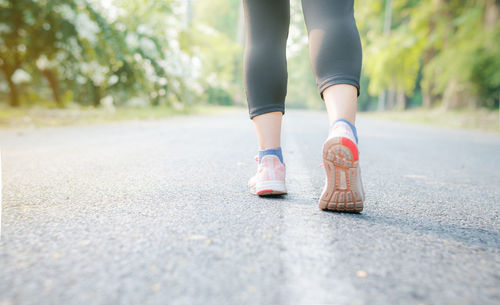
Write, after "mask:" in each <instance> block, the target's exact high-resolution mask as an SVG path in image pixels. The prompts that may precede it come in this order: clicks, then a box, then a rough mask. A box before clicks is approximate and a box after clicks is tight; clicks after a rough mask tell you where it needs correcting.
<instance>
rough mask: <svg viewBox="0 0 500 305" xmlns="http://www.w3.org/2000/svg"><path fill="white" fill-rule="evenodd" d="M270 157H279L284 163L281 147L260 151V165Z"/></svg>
mask: <svg viewBox="0 0 500 305" xmlns="http://www.w3.org/2000/svg"><path fill="white" fill-rule="evenodd" d="M268 155H273V156H277V157H278V158H279V159H280V161H281V163H283V152H282V151H281V147H277V148H269V149H263V150H259V163H260V161H261V160H262V158H263V157H264V156H268Z"/></svg>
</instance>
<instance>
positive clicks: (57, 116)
mask: <svg viewBox="0 0 500 305" xmlns="http://www.w3.org/2000/svg"><path fill="white" fill-rule="evenodd" d="M237 109H240V108H239V107H234V106H230V107H229V106H217V105H195V106H190V107H184V108H182V109H175V108H172V107H165V106H157V107H145V108H136V107H117V108H116V109H114V110H108V109H104V108H95V107H76V106H75V107H70V108H66V109H47V108H39V107H31V108H11V107H3V108H0V128H3V129H5V128H25V127H35V128H37V127H45V126H67V125H88V124H97V123H108V122H118V121H127V120H154V119H162V118H167V117H171V116H175V115H200V114H203V115H214V114H222V113H228V112H233V111H235V110H237Z"/></svg>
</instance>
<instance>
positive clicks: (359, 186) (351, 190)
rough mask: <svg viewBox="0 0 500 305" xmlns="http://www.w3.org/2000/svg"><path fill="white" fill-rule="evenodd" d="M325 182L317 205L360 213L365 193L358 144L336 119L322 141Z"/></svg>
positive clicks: (349, 130) (348, 130) (350, 131)
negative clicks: (328, 133)
mask: <svg viewBox="0 0 500 305" xmlns="http://www.w3.org/2000/svg"><path fill="white" fill-rule="evenodd" d="M323 164H324V167H325V172H326V179H325V186H324V189H323V192H322V193H321V197H320V199H319V208H320V209H322V210H333V211H341V212H355V213H359V212H361V211H362V210H363V202H364V198H365V193H364V190H363V183H362V181H361V170H360V168H359V152H358V145H357V144H356V139H355V137H354V134H353V132H352V130H351V128H350V127H349V125H348V124H347V123H345V122H342V121H339V122H336V123H335V125H334V126H333V129H332V131H331V132H330V135H329V137H328V139H327V140H326V141H325V143H324V144H323Z"/></svg>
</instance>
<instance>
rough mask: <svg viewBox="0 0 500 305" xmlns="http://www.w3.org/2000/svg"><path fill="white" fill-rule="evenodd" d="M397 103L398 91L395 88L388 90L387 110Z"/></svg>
mask: <svg viewBox="0 0 500 305" xmlns="http://www.w3.org/2000/svg"><path fill="white" fill-rule="evenodd" d="M395 103H396V91H395V90H394V89H389V90H387V103H386V110H391V109H393V108H394V104H395Z"/></svg>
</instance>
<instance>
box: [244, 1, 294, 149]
mask: <svg viewBox="0 0 500 305" xmlns="http://www.w3.org/2000/svg"><path fill="white" fill-rule="evenodd" d="M243 5H244V6H243V7H244V10H245V27H246V43H245V60H244V79H245V90H246V95H247V100H248V109H249V114H250V118H251V119H253V123H254V125H255V130H256V133H257V139H258V141H259V149H261V150H265V149H268V148H278V147H280V131H281V117H282V114H283V113H284V112H285V109H284V103H285V96H286V84H287V68H286V39H287V37H288V27H289V24H290V4H289V0H272V1H269V0H243Z"/></svg>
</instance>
